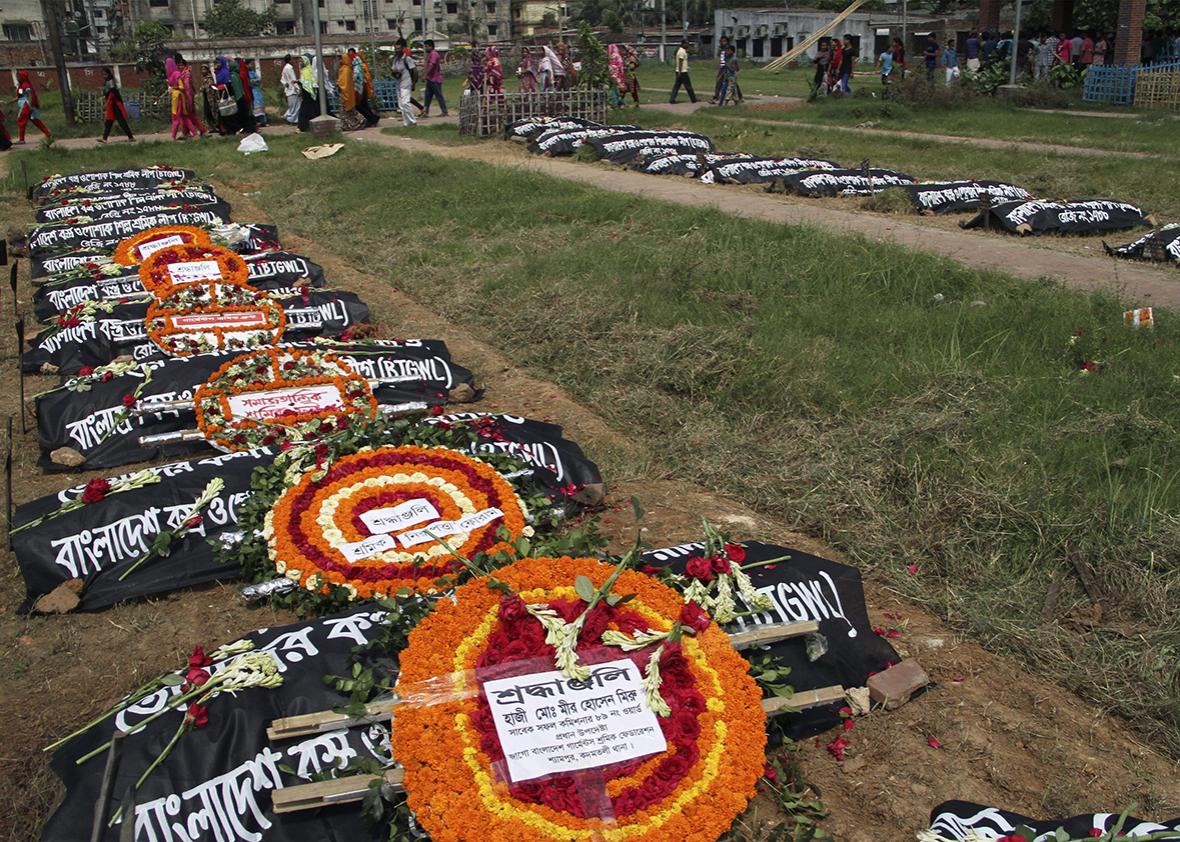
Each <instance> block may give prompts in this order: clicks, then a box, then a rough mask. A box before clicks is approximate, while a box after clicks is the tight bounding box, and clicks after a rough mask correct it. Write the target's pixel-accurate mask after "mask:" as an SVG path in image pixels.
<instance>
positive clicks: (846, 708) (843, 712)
mask: <svg viewBox="0 0 1180 842" xmlns="http://www.w3.org/2000/svg"><path fill="white" fill-rule="evenodd" d="M840 715H841V716H845V717H847V716H852V708H851V707H850V706H848V705H845V706H844V707H842V708H840Z"/></svg>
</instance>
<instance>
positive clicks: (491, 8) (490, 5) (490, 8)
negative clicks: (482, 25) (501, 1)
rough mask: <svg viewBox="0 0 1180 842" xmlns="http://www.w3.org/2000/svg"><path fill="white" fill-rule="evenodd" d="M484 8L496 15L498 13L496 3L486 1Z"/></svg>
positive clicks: (490, 13)
mask: <svg viewBox="0 0 1180 842" xmlns="http://www.w3.org/2000/svg"><path fill="white" fill-rule="evenodd" d="M484 8H485V9H487V11H488V14H489V15H494V14H495V13H496V4H495V3H484Z"/></svg>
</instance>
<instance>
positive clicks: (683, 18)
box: [680, 0, 688, 41]
mask: <svg viewBox="0 0 1180 842" xmlns="http://www.w3.org/2000/svg"><path fill="white" fill-rule="evenodd" d="M680 37H681V38H683V39H684V40H685V41H687V40H688V0H680Z"/></svg>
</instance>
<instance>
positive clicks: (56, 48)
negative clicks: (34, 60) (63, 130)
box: [41, 0, 76, 126]
mask: <svg viewBox="0 0 1180 842" xmlns="http://www.w3.org/2000/svg"><path fill="white" fill-rule="evenodd" d="M63 6H64V4H63V3H60V2H58V0H41V18H42V20H44V21H45V29H46V33H45V34H46V40H47V41H49V51H50V52H51V53H52V54H53V64H54V66H55V67H56V68H57V78H58V81H59V83H60V84H61V107H62V110H63V111H65V112H66V125H67V126H72V125H74V124H75V123H76V119H75V114H74V93H73V91H71V90H70V77H69V75H68V73H67V71H66V56H65V53H64V52H63V51H62V46H61V14H62V9H63Z"/></svg>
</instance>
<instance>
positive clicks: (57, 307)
mask: <svg viewBox="0 0 1180 842" xmlns="http://www.w3.org/2000/svg"><path fill="white" fill-rule="evenodd" d="M245 261H246V268H247V269H248V270H249V272H250V276H249V278H248V279H247V281H246V283H248V284H250V286H252V287H254V288H255V289H260V290H263V291H264V292H269V293H270V294H272V295H278V296H284V295H294V294H296V293H295V290H296V289H297V288H298V287H301V286H309V287H313V288H319V287H322V286H324V284H325V278H324V269H323V267H322V266H320V265H319V264H318V263H315V262H314V261H311V260H309V259H308V258H306V257H303V256H302V255H299V254H292V253H291V252H288V251H267V252H260V253H258V254H251V255H247V256H246V257H245ZM147 294H148V293H147V291H146V290H145V289H144V288H143V284H141V283H140V282H139V267H138V266H128V267H127V269H126V271H125V272H123V273H122V274H120V275H114V276H99V277H98V278H78V279H76V280H72V281H63V282H60V283H53V282H50V283H46V284H42V285H41V286H40V287H38V288H37V291H36V292H34V293H33V308H34V312H35V313H36V314H37V318H38V319H39V320H41V321H47V320H49V319H51V318H53V317H54V316H56V315H58V314H60V313H63V312H65V311H66V310H69V309H70V308H71V307H76V306H77V305H79V304H81V303H82V302H84V301H119V300H120V299H124V298H137V297H144V296H146V295H147Z"/></svg>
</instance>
